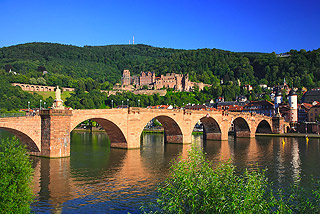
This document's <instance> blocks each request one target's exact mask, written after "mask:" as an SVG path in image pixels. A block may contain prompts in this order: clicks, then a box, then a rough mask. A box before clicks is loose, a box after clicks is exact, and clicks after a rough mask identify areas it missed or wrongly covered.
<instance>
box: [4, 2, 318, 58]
mask: <svg viewBox="0 0 320 214" xmlns="http://www.w3.org/2000/svg"><path fill="white" fill-rule="evenodd" d="M0 10H1V12H0V18H1V31H0V32H1V33H0V47H4V46H11V45H16V44H21V43H27V42H53V43H62V44H72V45H77V46H84V45H111V44H128V43H129V40H131V42H132V36H134V37H135V44H137V43H139V44H148V45H152V46H156V47H167V48H178V49H198V48H218V49H223V50H230V51H237V52H242V51H257V52H273V51H275V52H276V53H283V52H287V51H289V50H290V49H296V50H300V49H306V50H313V49H318V48H320V1H319V0H304V1H302V0H299V1H298V0H291V1H289V0H277V1H275V0H211V1H210V0H197V1H193V0H192V1H191V0H189V1H182V0H136V1H133V0H114V1H109V0H87V1H84V0H21V1H16V0H0Z"/></svg>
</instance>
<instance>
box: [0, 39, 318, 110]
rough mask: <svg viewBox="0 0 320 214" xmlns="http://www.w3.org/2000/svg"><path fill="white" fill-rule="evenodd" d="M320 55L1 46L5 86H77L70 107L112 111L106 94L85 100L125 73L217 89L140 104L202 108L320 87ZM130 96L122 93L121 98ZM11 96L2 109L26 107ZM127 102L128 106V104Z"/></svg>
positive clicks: (140, 47) (144, 47)
mask: <svg viewBox="0 0 320 214" xmlns="http://www.w3.org/2000/svg"><path fill="white" fill-rule="evenodd" d="M319 53H320V49H317V50H313V51H305V50H300V51H296V50H291V51H290V52H288V53H287V54H288V57H279V56H277V55H276V54H275V53H271V54H268V53H234V52H230V51H223V50H218V49H198V50H176V49H169V48H156V47H151V46H148V45H141V44H139V45H109V46H95V47H92V46H84V47H76V46H71V45H61V44H52V43H27V44H21V45H15V46H11V47H3V48H0V76H1V79H4V80H5V81H6V83H8V82H18V83H33V84H47V85H51V86H56V85H59V86H62V87H74V88H76V93H75V94H74V97H73V98H70V100H69V101H68V103H69V104H68V105H69V106H71V107H73V108H106V107H107V106H109V107H110V103H109V101H110V100H109V99H105V98H102V97H103V96H104V95H98V93H97V92H94V94H93V95H94V96H95V97H96V98H99V102H95V101H94V99H93V100H92V101H85V100H84V99H86V95H84V92H85V91H87V92H89V93H91V92H93V91H100V90H112V88H113V84H115V83H119V82H120V78H121V75H122V70H124V69H129V70H130V71H131V73H132V74H133V75H134V74H139V73H140V72H141V71H153V72H155V73H156V75H157V76H158V75H161V74H165V73H170V72H175V73H183V74H188V75H189V79H190V80H191V81H193V82H204V83H208V84H211V85H212V87H209V88H205V89H204V90H203V91H202V92H200V93H199V92H198V90H195V92H194V93H195V95H196V96H194V97H193V99H191V98H190V97H191V96H189V95H187V94H184V93H182V94H180V93H175V95H173V94H169V95H168V96H166V97H165V98H164V100H163V103H159V102H156V101H153V100H154V97H153V98H152V97H150V98H148V101H146V100H147V98H144V97H143V98H142V99H143V100H145V101H144V104H143V105H141V106H147V105H153V103H158V104H167V103H168V104H176V105H178V106H182V105H183V103H185V104H186V103H201V104H202V103H204V102H205V100H206V99H215V98H217V97H220V96H223V97H224V98H225V100H226V101H230V100H235V99H236V97H237V96H239V95H245V96H247V97H248V98H249V99H250V100H261V99H268V97H265V94H267V92H266V91H263V90H262V89H261V88H260V87H259V86H258V84H268V85H269V86H274V85H277V84H279V83H282V82H283V80H284V79H285V80H286V81H287V83H288V84H289V86H290V87H292V86H294V87H298V88H302V87H303V86H305V87H307V88H308V89H310V88H313V87H320V54H319ZM10 70H11V73H9V71H10ZM44 71H46V72H44ZM14 72H16V74H14ZM221 80H222V82H223V83H222V82H221ZM239 83H240V85H239ZM246 84H250V85H252V86H253V91H251V92H248V91H246V90H244V88H243V86H244V85H246ZM10 90H12V89H10ZM169 92H170V90H169ZM172 93H174V92H172ZM90 95H92V94H90ZM258 95H259V96H258ZM87 96H88V95H87ZM127 96H128V95H122V98H125V97H127ZM0 97H2V96H0ZM7 98H8V96H7V97H5V100H9V104H5V103H0V108H6V109H7V110H11V109H18V108H21V107H20V106H22V103H24V105H26V104H25V103H26V102H25V100H22V101H20V102H21V103H19V101H17V100H16V101H17V102H18V105H11V104H10V102H11V101H10V99H7ZM13 98H14V99H15V97H13ZM88 98H89V97H88ZM179 98H182V99H179ZM14 99H13V100H14ZM17 99H20V100H21V99H23V98H21V97H18V98H17ZM112 99H113V100H116V99H114V98H112ZM112 99H111V100H112ZM137 99H139V97H137ZM152 99H153V100H152ZM34 102H35V103H33V105H34V106H36V105H35V104H38V103H39V99H38V100H37V101H34ZM124 102H125V104H126V100H125V101H124ZM130 102H131V101H130ZM47 103H49V101H48V102H47ZM120 103H121V101H120ZM135 103H137V100H135ZM141 103H142V102H141ZM116 105H120V104H119V103H117V104H116ZM130 106H132V104H131V105H130Z"/></svg>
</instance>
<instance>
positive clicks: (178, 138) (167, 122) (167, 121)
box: [139, 115, 183, 143]
mask: <svg viewBox="0 0 320 214" xmlns="http://www.w3.org/2000/svg"><path fill="white" fill-rule="evenodd" d="M153 119H157V120H158V121H159V122H160V123H161V125H162V127H163V130H164V142H165V143H183V132H182V129H181V127H180V125H179V124H178V122H177V121H176V120H175V119H173V118H172V117H170V116H168V115H159V116H155V117H152V118H151V117H150V118H146V119H145V120H144V122H142V123H141V125H142V127H140V129H139V130H140V131H139V133H140V135H141V134H142V132H143V130H144V128H145V126H146V125H147V123H149V122H150V121H152V120H153Z"/></svg>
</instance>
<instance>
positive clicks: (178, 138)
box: [164, 133, 183, 144]
mask: <svg viewBox="0 0 320 214" xmlns="http://www.w3.org/2000/svg"><path fill="white" fill-rule="evenodd" d="M164 142H165V143H181V144H183V135H168V134H166V133H164Z"/></svg>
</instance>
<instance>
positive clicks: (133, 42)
mask: <svg viewBox="0 0 320 214" xmlns="http://www.w3.org/2000/svg"><path fill="white" fill-rule="evenodd" d="M132 44H133V45H134V36H133V37H132Z"/></svg>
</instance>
